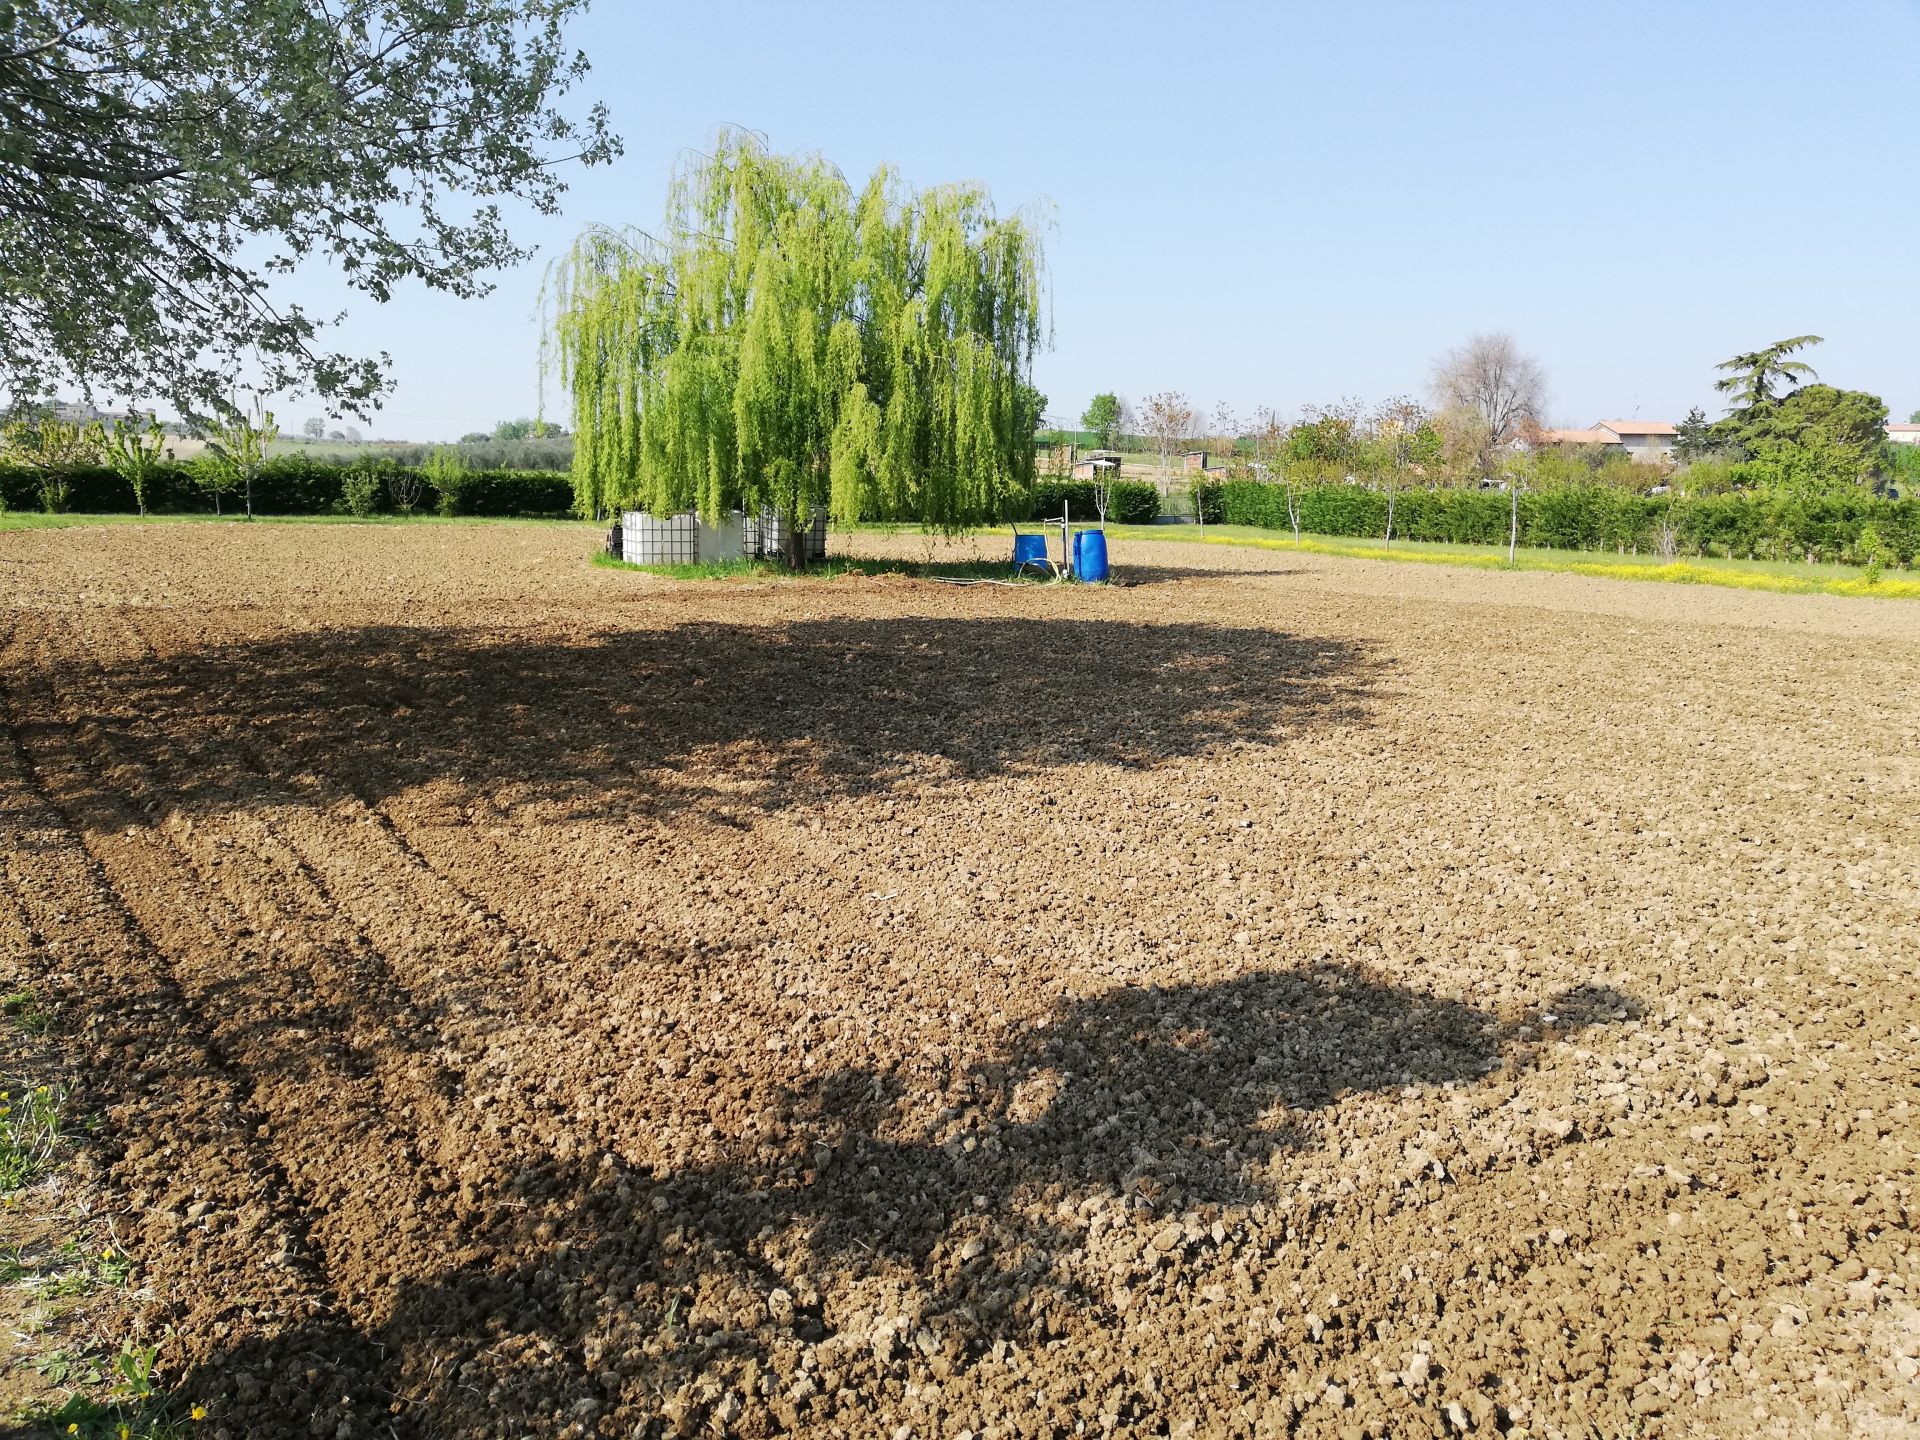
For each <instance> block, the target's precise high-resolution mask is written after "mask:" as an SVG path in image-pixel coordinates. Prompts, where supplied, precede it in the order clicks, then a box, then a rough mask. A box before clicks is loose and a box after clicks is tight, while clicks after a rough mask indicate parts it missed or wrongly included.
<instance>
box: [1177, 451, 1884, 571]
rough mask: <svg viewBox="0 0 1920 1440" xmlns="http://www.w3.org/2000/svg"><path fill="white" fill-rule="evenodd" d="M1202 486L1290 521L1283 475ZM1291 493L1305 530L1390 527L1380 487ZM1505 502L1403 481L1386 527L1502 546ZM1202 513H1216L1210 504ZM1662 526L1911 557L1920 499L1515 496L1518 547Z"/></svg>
mask: <svg viewBox="0 0 1920 1440" xmlns="http://www.w3.org/2000/svg"><path fill="white" fill-rule="evenodd" d="M1695 468H1698V467H1695ZM1688 473H1691V472H1688ZM1205 488H1206V489H1207V490H1210V491H1217V492H1218V495H1219V505H1220V510H1221V518H1223V519H1224V520H1225V521H1226V522H1227V523H1228V524H1231V525H1254V526H1259V527H1261V528H1263V529H1268V530H1285V529H1288V528H1289V527H1288V523H1287V500H1286V487H1285V486H1283V485H1280V484H1276V483H1272V482H1265V481H1253V480H1230V481H1228V482H1226V483H1225V484H1223V485H1209V486H1207V487H1205ZM1296 494H1297V496H1298V499H1299V505H1300V528H1301V529H1302V530H1305V531H1308V532H1310V533H1312V534H1315V535H1345V536H1357V537H1365V538H1375V539H1378V538H1383V537H1384V536H1385V534H1386V528H1387V496H1386V492H1385V491H1384V490H1374V489H1369V488H1368V487H1366V486H1364V485H1316V486H1309V487H1304V488H1302V489H1300V490H1298V491H1297V492H1296ZM1509 504H1510V502H1509V499H1508V497H1507V495H1506V493H1505V492H1503V491H1499V490H1480V489H1470V490H1469V489H1458V490H1455V489H1447V490H1439V489H1435V490H1425V489H1406V490H1401V491H1399V492H1398V493H1397V495H1396V496H1395V499H1394V512H1393V533H1394V536H1395V537H1396V538H1399V539H1407V540H1438V541H1448V542H1451V543H1453V544H1464V545H1503V544H1505V543H1506V539H1507V527H1508V524H1509V519H1510V511H1509ZM1207 519H1208V521H1209V522H1212V521H1213V519H1214V516H1213V514H1212V513H1211V510H1210V511H1209V513H1208V516H1207ZM1869 528H1871V529H1872V531H1873V532H1874V534H1873V535H1871V536H1868V537H1867V544H1866V545H1864V546H1863V544H1862V532H1863V531H1865V530H1867V529H1869ZM1669 533H1670V535H1671V537H1672V542H1673V545H1674V547H1675V550H1676V553H1678V554H1683V555H1699V556H1720V557H1727V558H1733V559H1757V560H1807V559H1813V560H1826V561H1833V562H1837V563H1851V564H1866V563H1867V561H1868V558H1869V556H1868V553H1867V551H1868V549H1871V550H1872V552H1873V553H1874V554H1877V555H1878V556H1879V557H1880V559H1881V562H1882V564H1893V563H1898V564H1900V565H1911V564H1912V563H1913V561H1914V557H1915V554H1916V553H1917V552H1920V499H1916V498H1912V497H1908V496H1905V495H1903V496H1902V497H1901V498H1900V499H1898V500H1893V499H1888V498H1885V497H1883V496H1876V495H1873V494H1870V493H1869V492H1867V491H1866V490H1855V491H1851V492H1847V493H1842V494H1828V495H1814V496H1799V495H1794V494H1789V493H1779V492H1776V493H1770V494H1760V493H1745V494H1704V495H1702V494H1691V495H1679V494H1668V495H1642V494H1635V493H1633V492H1631V491H1626V490H1622V489H1619V488H1618V487H1615V486H1610V485H1589V486H1560V487H1554V488H1550V489H1533V490H1523V491H1522V492H1521V495H1520V543H1521V544H1522V545H1528V546H1537V547H1541V548H1546V549H1554V550H1613V551H1618V552H1622V553H1633V554H1654V553H1661V552H1662V551H1663V550H1664V549H1665V546H1664V545H1663V543H1662V536H1663V534H1669Z"/></svg>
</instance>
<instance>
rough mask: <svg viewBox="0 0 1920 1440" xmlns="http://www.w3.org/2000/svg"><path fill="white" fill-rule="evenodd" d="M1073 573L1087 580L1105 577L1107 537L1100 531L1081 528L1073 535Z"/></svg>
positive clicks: (1097, 579) (1092, 580)
mask: <svg viewBox="0 0 1920 1440" xmlns="http://www.w3.org/2000/svg"><path fill="white" fill-rule="evenodd" d="M1073 573H1074V576H1075V577H1076V578H1077V579H1080V580H1085V581H1088V582H1097V581H1101V580H1105V579H1106V578H1107V537H1106V535H1105V534H1103V533H1102V532H1101V531H1098V530H1082V531H1081V532H1080V533H1079V534H1078V535H1076V536H1074V537H1073Z"/></svg>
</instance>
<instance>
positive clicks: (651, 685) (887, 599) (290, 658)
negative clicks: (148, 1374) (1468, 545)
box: [0, 525, 1920, 1440]
mask: <svg viewBox="0 0 1920 1440" xmlns="http://www.w3.org/2000/svg"><path fill="white" fill-rule="evenodd" d="M861 543H862V544H863V546H864V547H866V548H875V547H878V546H881V545H884V544H891V545H893V546H894V547H895V548H897V549H898V550H899V551H900V552H901V553H904V554H917V553H919V552H920V550H921V549H922V548H923V544H922V542H921V541H919V540H917V539H897V540H893V541H863V542H861ZM592 544H593V535H592V534H591V532H589V531H587V530H586V529H584V528H573V527H536V526H529V527H524V528H522V527H510V526H487V527H438V526H422V527H415V528H408V529H397V528H359V527H341V526H312V527H305V526H280V525H275V526H260V527H256V528H253V529H247V528H243V527H238V526H223V527H213V526H207V527H199V526H186V525H171V526H155V527H150V528H142V527H135V526H126V527H115V528H111V529H98V530H92V529H75V530H67V531H58V532H41V533H33V534H8V535H0V606H4V610H3V611H0V624H4V626H5V637H4V638H5V646H4V650H3V651H0V685H3V686H4V702H5V712H6V718H7V721H8V726H9V741H8V743H7V744H6V745H5V747H4V750H0V835H4V837H5V841H6V845H5V852H6V853H5V893H4V896H0V945H4V946H5V947H7V948H8V949H9V950H10V951H11V952H13V954H14V955H15V957H16V958H17V959H18V961H19V964H20V967H21V968H23V969H24V970H25V971H26V972H27V973H28V974H29V976H30V978H31V979H32V980H33V982H34V983H36V984H38V985H39V986H41V987H42V988H43V989H44V990H45V991H46V992H47V993H48V994H49V995H50V996H51V997H53V998H54V999H55V1000H57V1002H58V1003H60V1004H61V1005H63V1006H64V1007H65V1010H66V1013H67V1014H69V1015H70V1016H78V1017H84V1018H83V1019H80V1020H79V1021H78V1022H77V1023H76V1024H75V1025H74V1027H73V1029H72V1032H71V1034H70V1036H69V1044H70V1045H71V1047H72V1050H73V1054H74V1056H75V1058H76V1060H77V1062H78V1063H79V1064H80V1065H81V1067H82V1069H81V1076H82V1083H83V1086H84V1095H85V1098H86V1100H87V1103H88V1104H90V1105H91V1106H92V1108H93V1109H94V1110H95V1111H96V1112H97V1113H98V1114H99V1115H101V1116H102V1117H104V1124H103V1126H102V1129H101V1134H100V1138H99V1140H98V1142H97V1146H96V1149H95V1152H94V1154H95V1160H94V1163H95V1164H96V1165H97V1166H99V1167H100V1169H101V1172H102V1174H103V1175H104V1178H105V1182H106V1184H107V1185H108V1186H109V1187H110V1190H111V1193H112V1194H113V1195H115V1196H116V1197H117V1204H118V1205H119V1206H120V1207H122V1208H123V1211H124V1213H123V1214H122V1215H121V1216H120V1218H119V1220H118V1227H119V1233H120V1234H122V1235H123V1236H124V1237H125V1238H126V1240H127V1242H128V1244H129V1246H130V1247H131V1248H132V1249H133V1250H134V1252H135V1254H136V1255H137V1257H138V1259H139V1261H140V1263H141V1266H142V1270H141V1274H142V1276H143V1278H144V1282H145V1285H146V1287H147V1291H146V1293H147V1294H148V1295H149V1296H150V1299H149V1301H148V1303H147V1304H146V1307H145V1311H144V1313H143V1314H142V1315H141V1316H140V1318H139V1320H138V1322H137V1323H138V1324H139V1325H141V1326H143V1327H144V1328H145V1330H146V1332H147V1333H150V1334H153V1335H158V1334H160V1333H161V1332H162V1331H163V1330H166V1329H168V1328H169V1327H170V1328H171V1338H170V1339H169V1340H168V1341H167V1343H166V1349H165V1351H164V1359H165V1361H166V1362H167V1363H168V1364H169V1366H170V1367H171V1368H170V1371H169V1375H170V1378H171V1379H173V1380H175V1381H177V1382H178V1384H179V1385H180V1386H181V1387H182V1388H183V1390H184V1391H185V1393H187V1394H188V1395H191V1396H195V1397H204V1398H205V1399H206V1400H207V1401H208V1402H209V1403H210V1404H211V1406H212V1408H213V1417H212V1419H211V1420H209V1421H208V1422H207V1427H206V1428H207V1431H208V1432H214V1433H219V1434H224V1435H226V1436H229V1437H238V1436H243V1435H248V1436H251V1435H268V1434H271V1435H314V1436H341V1437H352V1436H362V1435H364V1436H386V1435H395V1436H447V1437H481V1436H498V1437H517V1436H534V1435H537V1436H549V1435H555V1436H558V1435H578V1436H588V1435H593V1436H616V1435H618V1436H626V1435H637V1434H646V1435H658V1434H668V1433H675V1434H693V1433H730V1434H739V1435H743V1436H765V1435H769V1434H774V1433H780V1432H797V1433H805V1434H812V1435H829V1434H839V1435H847V1436H862V1437H866V1436H877V1437H892V1440H906V1437H909V1436H913V1437H921V1440H930V1437H941V1440H962V1437H971V1440H1001V1437H1015V1436H1064V1435H1075V1434H1083V1435H1100V1434H1128V1435H1132V1434H1170V1435H1173V1436H1196V1437H1200V1436H1215V1435H1219V1436H1268V1435H1277V1434H1288V1433H1292V1434H1300V1435H1311V1436H1322V1435H1324V1436H1330V1437H1332V1436H1338V1437H1350V1436H1359V1435H1371V1436H1381V1435H1391V1436H1396V1437H1398V1436H1418V1435H1427V1434H1432V1435H1450V1434H1456V1433H1461V1432H1468V1433H1494V1432H1495V1431H1505V1432H1506V1433H1508V1434H1513V1435H1521V1434H1524V1435H1527V1436H1536V1437H1553V1436H1591V1435H1595V1434H1599V1435H1605V1436H1609V1437H1611V1436H1615V1435H1625V1434H1636V1433H1638V1434H1647V1435H1656V1436H1658V1435H1676V1436H1677V1435H1688V1436H1691V1435H1703V1436H1728V1437H1734V1436H1739V1437H1748V1436H1762V1435H1782V1436H1786V1435H1835V1436H1838V1435H1875V1434H1884V1435H1895V1434H1908V1433H1913V1430H1914V1427H1915V1426H1917V1425H1920V1393H1917V1392H1920V1386H1916V1384H1915V1375H1916V1371H1917V1370H1920V1256H1917V1255H1916V1252H1915V1250H1914V1248H1913V1239H1912V1233H1911V1225H1912V1221H1913V1216H1914V1208H1913V1207H1914V1204H1915V1198H1914V1192H1913V1184H1914V1171H1915V1163H1916V1153H1917V1148H1920V1123H1917V1122H1920V1112H1917V1111H1916V1109H1915V1102H1916V1098H1920V1097H1916V1095H1915V1084H1916V1080H1920V1058H1916V1041H1920V1006H1917V1005H1916V996H1915V990H1916V981H1915V957H1916V955H1917V954H1920V927H1917V926H1916V913H1917V911H1920V875H1917V873H1916V867H1917V866H1920V806H1917V805H1916V802H1915V795H1916V782H1917V781H1920V642H1917V641H1916V639H1915V638H1914V637H1915V633H1916V632H1915V620H1914V616H1915V615H1916V613H1920V612H1917V611H1915V610H1913V609H1910V608H1908V607H1906V606H1903V605H1900V604H1896V603H1887V602H1869V601H1860V602H1848V601H1841V600H1835V599H1826V598H1801V597H1790V596H1779V595H1750V594H1741V593H1737V592H1718V591H1706V590H1697V589H1679V588H1667V587H1662V586H1656V585H1644V584H1627V583H1619V582H1607V581H1598V580H1586V579H1581V578H1579V577H1572V576H1554V575H1537V574H1525V575H1505V574H1493V575H1489V574H1484V573H1478V572H1469V571H1448V570H1439V569H1435V568H1433V567H1426V566H1405V567H1396V566H1392V565H1383V564H1370V563H1367V562H1359V561H1343V560H1334V559H1325V558H1319V557H1295V556H1287V555H1274V554H1262V553H1259V552H1253V551H1244V550H1237V551H1236V550H1227V549H1212V548H1205V549H1203V548H1202V547H1198V546H1190V545H1155V546H1148V545H1132V544H1126V543H1122V544H1120V545H1119V546H1117V547H1116V551H1117V553H1116V560H1117V562H1118V563H1119V564H1120V565H1121V566H1122V567H1123V569H1122V571H1121V573H1122V574H1123V575H1127V576H1130V577H1131V578H1132V579H1134V580H1135V581H1136V582H1137V583H1135V584H1132V585H1130V586H1126V587H1110V588H1103V589H1075V588H1068V587H1029V588H1022V589H1017V590H1014V589H1001V588H990V587H980V588H956V587H950V586H945V585H940V584H936V583H932V582H922V581H911V580H906V579H900V578H879V579H862V578H846V579H841V580H835V581H809V582H802V583H794V582H784V583H749V584H732V583H717V584H716V583H685V584H676V583H673V582H667V581H660V580H655V579H651V578H649V577H645V576H641V575H637V574H634V573H631V572H620V571H612V570H605V569H596V568H592V567H589V566H588V565H587V564H586V563H585V562H586V555H587V553H588V551H589V550H590V549H591V547H592Z"/></svg>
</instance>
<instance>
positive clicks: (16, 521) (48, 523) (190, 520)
mask: <svg viewBox="0 0 1920 1440" xmlns="http://www.w3.org/2000/svg"><path fill="white" fill-rule="evenodd" d="M247 524H253V525H575V526H578V527H580V528H581V529H582V530H592V531H595V532H596V533H600V534H604V533H605V532H606V528H607V527H606V526H605V525H604V524H601V523H599V522H598V521H593V520H575V519H572V518H571V517H567V516H530V515H432V514H427V515H371V516H368V517H367V518H365V519H362V518H361V517H359V516H358V515H256V516H254V518H253V519H252V520H251V521H249V520H248V519H247V517H246V516H244V515H234V514H230V513H229V514H226V515H199V514H193V515H73V514H65V515H48V514H44V513H43V512H41V511H38V510H6V511H0V531H7V530H65V529H69V528H71V527H73V526H76V525H247Z"/></svg>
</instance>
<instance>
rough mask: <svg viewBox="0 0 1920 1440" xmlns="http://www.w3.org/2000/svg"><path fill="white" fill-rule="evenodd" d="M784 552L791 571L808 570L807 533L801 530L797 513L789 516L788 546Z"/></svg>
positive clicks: (790, 513)
mask: <svg viewBox="0 0 1920 1440" xmlns="http://www.w3.org/2000/svg"><path fill="white" fill-rule="evenodd" d="M808 518H809V519H811V518H812V517H811V516H809V517H808ZM783 550H784V553H785V555H786V560H787V568H788V569H789V570H804V569H806V568H807V532H806V531H805V530H802V529H801V528H800V516H799V513H798V512H797V511H789V512H788V514H787V535H786V545H785V546H784V547H783Z"/></svg>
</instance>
